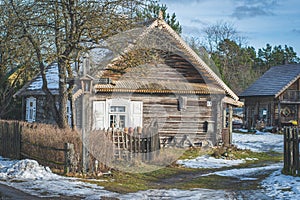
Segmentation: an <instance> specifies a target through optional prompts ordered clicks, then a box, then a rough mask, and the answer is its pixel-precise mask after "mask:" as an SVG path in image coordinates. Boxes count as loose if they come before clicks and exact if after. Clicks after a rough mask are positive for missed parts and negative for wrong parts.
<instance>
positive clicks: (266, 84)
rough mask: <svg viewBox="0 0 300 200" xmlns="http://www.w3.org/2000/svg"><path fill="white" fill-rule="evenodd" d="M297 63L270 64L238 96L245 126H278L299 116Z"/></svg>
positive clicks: (298, 72)
mask: <svg viewBox="0 0 300 200" xmlns="http://www.w3.org/2000/svg"><path fill="white" fill-rule="evenodd" d="M299 78H300V64H289V65H280V66H274V67H271V68H270V69H269V70H268V71H267V72H266V73H265V74H263V75H262V76H261V77H260V78H259V79H258V80H257V81H255V82H254V83H253V84H252V85H251V86H250V87H249V88H247V89H246V90H245V91H244V92H242V93H241V94H240V95H239V97H240V98H241V99H244V103H245V125H246V127H247V128H248V129H251V128H255V127H261V128H263V127H264V126H267V127H273V128H281V127H283V126H284V125H287V124H291V122H293V121H294V124H296V122H297V123H298V124H299V116H300V109H299V108H300V107H299V105H300V80H299Z"/></svg>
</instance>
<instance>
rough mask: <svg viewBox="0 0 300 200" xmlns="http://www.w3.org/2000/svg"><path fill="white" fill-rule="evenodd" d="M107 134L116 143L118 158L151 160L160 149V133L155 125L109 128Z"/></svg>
mask: <svg viewBox="0 0 300 200" xmlns="http://www.w3.org/2000/svg"><path fill="white" fill-rule="evenodd" d="M107 134H108V136H109V137H110V139H111V141H112V142H113V144H114V145H113V146H114V156H115V158H116V159H125V160H130V159H132V158H137V157H138V158H141V159H142V160H144V161H150V160H152V159H153V157H154V156H155V155H156V154H157V153H158V152H159V151H158V150H159V149H160V139H159V134H158V130H157V128H155V127H151V128H145V129H142V128H140V127H138V128H136V129H131V128H129V129H126V128H125V129H124V130H118V129H115V130H108V133H107Z"/></svg>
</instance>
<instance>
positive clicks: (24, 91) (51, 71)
mask: <svg viewBox="0 0 300 200" xmlns="http://www.w3.org/2000/svg"><path fill="white" fill-rule="evenodd" d="M45 74H46V79H47V83H48V89H49V90H50V92H51V93H52V94H54V95H58V94H59V91H58V85H59V78H58V64H57V63H56V62H53V63H51V64H50V65H48V66H47V68H46V69H45ZM42 86H43V80H42V75H41V74H38V75H37V76H35V77H34V78H33V79H32V80H31V81H29V82H28V83H27V84H25V85H24V86H23V87H22V88H21V89H20V90H19V91H17V92H16V93H15V94H14V96H20V95H44V94H45V93H44V92H43V90H42Z"/></svg>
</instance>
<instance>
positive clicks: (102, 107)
mask: <svg viewBox="0 0 300 200" xmlns="http://www.w3.org/2000/svg"><path fill="white" fill-rule="evenodd" d="M93 113H94V114H93V129H96V130H99V129H103V128H125V127H134V128H135V127H137V126H140V127H142V125H143V102H141V101H130V100H126V99H108V100H106V101H94V102H93Z"/></svg>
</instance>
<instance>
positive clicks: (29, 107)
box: [25, 97, 36, 122]
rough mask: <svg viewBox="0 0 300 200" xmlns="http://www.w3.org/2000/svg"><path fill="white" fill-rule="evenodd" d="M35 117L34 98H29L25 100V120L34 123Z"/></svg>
mask: <svg viewBox="0 0 300 200" xmlns="http://www.w3.org/2000/svg"><path fill="white" fill-rule="evenodd" d="M35 116H36V98H34V97H29V98H27V99H26V113H25V120H26V121H27V122H35Z"/></svg>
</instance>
